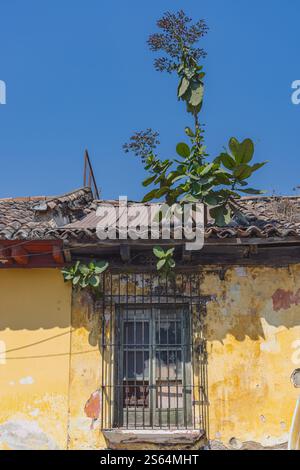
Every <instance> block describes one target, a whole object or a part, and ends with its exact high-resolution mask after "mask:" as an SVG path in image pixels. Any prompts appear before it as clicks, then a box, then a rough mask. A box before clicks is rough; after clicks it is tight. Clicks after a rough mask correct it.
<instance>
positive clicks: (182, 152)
mask: <svg viewBox="0 0 300 470" xmlns="http://www.w3.org/2000/svg"><path fill="white" fill-rule="evenodd" d="M176 152H177V153H178V155H179V156H180V157H182V158H188V157H189V156H190V154H191V150H190V147H189V146H188V145H187V144H186V143H185V142H180V143H179V144H177V145H176Z"/></svg>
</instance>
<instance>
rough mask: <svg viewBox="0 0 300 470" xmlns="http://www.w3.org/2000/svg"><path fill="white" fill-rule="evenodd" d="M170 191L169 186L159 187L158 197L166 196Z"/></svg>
mask: <svg viewBox="0 0 300 470" xmlns="http://www.w3.org/2000/svg"><path fill="white" fill-rule="evenodd" d="M168 191H170V187H169V186H163V187H162V188H160V189H158V190H157V191H156V196H155V197H156V199H159V198H160V197H162V196H164V195H165V194H167V192H168Z"/></svg>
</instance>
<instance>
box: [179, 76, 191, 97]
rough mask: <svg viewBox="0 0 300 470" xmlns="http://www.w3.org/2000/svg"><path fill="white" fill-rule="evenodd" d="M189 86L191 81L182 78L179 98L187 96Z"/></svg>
mask: <svg viewBox="0 0 300 470" xmlns="http://www.w3.org/2000/svg"><path fill="white" fill-rule="evenodd" d="M189 85H190V81H189V80H188V79H187V78H186V77H182V79H181V81H180V83H179V86H178V92H177V96H178V98H181V97H182V96H183V95H184V94H185V92H186V91H187V89H188V87H189Z"/></svg>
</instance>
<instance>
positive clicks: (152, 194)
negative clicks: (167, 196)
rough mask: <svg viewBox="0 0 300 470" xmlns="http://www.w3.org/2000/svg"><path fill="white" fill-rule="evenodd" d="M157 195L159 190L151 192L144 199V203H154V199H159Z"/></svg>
mask: <svg viewBox="0 0 300 470" xmlns="http://www.w3.org/2000/svg"><path fill="white" fill-rule="evenodd" d="M156 193H157V189H152V191H150V192H149V193H147V194H146V195H145V196H144V197H143V201H142V202H148V201H152V199H157V198H156Z"/></svg>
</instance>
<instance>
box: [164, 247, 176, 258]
mask: <svg viewBox="0 0 300 470" xmlns="http://www.w3.org/2000/svg"><path fill="white" fill-rule="evenodd" d="M174 250H175V248H169V250H167V251H166V256H172V255H173V253H174Z"/></svg>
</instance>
